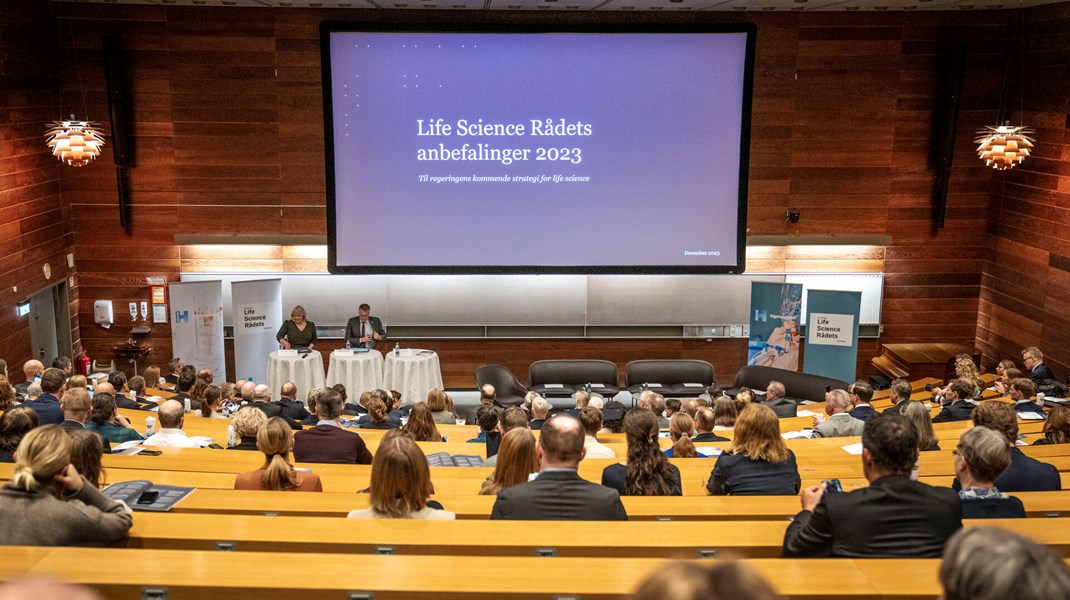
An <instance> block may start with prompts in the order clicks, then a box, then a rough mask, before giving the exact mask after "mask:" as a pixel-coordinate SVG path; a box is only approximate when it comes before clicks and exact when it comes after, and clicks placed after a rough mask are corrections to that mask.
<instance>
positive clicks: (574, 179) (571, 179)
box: [417, 174, 591, 184]
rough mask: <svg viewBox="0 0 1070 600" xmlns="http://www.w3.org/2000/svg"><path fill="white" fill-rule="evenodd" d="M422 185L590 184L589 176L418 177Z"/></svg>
mask: <svg viewBox="0 0 1070 600" xmlns="http://www.w3.org/2000/svg"><path fill="white" fill-rule="evenodd" d="M417 178H418V180H419V182H420V183H535V184H539V183H589V182H590V181H591V178H590V177H589V176H587V175H559V174H554V175H541V174H540V175H417Z"/></svg>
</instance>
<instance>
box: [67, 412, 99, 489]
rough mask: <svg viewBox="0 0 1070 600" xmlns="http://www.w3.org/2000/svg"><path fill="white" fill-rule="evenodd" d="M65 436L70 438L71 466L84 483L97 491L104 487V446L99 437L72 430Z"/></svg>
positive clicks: (79, 430) (84, 430) (87, 431)
mask: <svg viewBox="0 0 1070 600" xmlns="http://www.w3.org/2000/svg"><path fill="white" fill-rule="evenodd" d="M95 399H96V398H94V400H95ZM67 435H69V436H70V437H71V464H72V465H74V468H75V470H76V471H78V473H80V474H81V475H82V477H83V478H84V479H85V481H86V483H88V484H90V485H92V486H93V487H95V488H97V489H98V490H99V489H100V487H101V486H102V485H104V466H103V465H102V464H101V459H102V458H103V457H104V446H103V444H102V443H101V439H100V436H99V435H97V434H96V433H94V432H92V431H89V430H88V429H72V430H69V431H67Z"/></svg>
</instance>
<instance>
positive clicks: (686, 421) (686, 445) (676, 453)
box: [665, 412, 698, 458]
mask: <svg viewBox="0 0 1070 600" xmlns="http://www.w3.org/2000/svg"><path fill="white" fill-rule="evenodd" d="M694 435H695V420H694V419H692V418H691V415H689V414H687V413H685V412H678V413H673V415H672V418H671V419H669V439H670V440H672V448H669V449H668V450H666V451H665V456H666V457H667V458H696V457H698V451H697V450H695V444H694V443H692V441H691V437H692V436H694Z"/></svg>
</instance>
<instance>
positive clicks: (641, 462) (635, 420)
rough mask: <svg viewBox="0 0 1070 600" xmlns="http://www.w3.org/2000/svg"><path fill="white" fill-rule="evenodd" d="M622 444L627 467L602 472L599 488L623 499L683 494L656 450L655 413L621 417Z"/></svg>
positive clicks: (671, 468) (630, 413)
mask: <svg viewBox="0 0 1070 600" xmlns="http://www.w3.org/2000/svg"><path fill="white" fill-rule="evenodd" d="M677 414H680V413H677ZM684 414H686V413H684ZM673 416H674V417H675V416H676V415H675V414H674V415H673ZM670 424H671V423H670ZM624 440H625V441H626V442H627V443H628V463H627V465H620V464H617V465H609V466H608V467H606V468H605V469H603V470H602V485H604V486H608V487H611V488H613V489H615V490H617V491H618V492H620V494H621V495H622V496H679V495H681V494H682V493H683V492H682V491H681V486H680V469H678V468H676V465H673V464H671V463H670V462H669V460H668V459H667V458H666V457H665V454H664V453H663V452H662V451H661V448H659V447H658V419H657V417H655V416H654V413H652V412H650V411H649V410H644V409H632V410H630V411H628V413H627V414H626V415H624ZM500 462H501V459H499V464H500Z"/></svg>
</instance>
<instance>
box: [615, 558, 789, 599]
mask: <svg viewBox="0 0 1070 600" xmlns="http://www.w3.org/2000/svg"><path fill="white" fill-rule="evenodd" d="M634 598H635V600H779V598H780V596H778V595H777V593H776V591H774V590H773V587H772V586H771V585H769V583H768V582H767V581H766V580H765V579H763V578H762V576H761V575H760V574H758V572H756V571H755V570H754V569H752V568H751V567H749V566H747V565H745V564H743V563H741V562H737V561H733V560H727V561H725V560H719V561H717V562H714V563H709V564H707V563H696V562H670V563H666V564H665V565H663V566H661V567H658V568H657V569H655V570H654V571H652V572H651V574H650V575H648V576H647V578H646V579H644V580H643V582H642V583H640V584H639V589H637V590H636V591H635V596H634Z"/></svg>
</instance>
